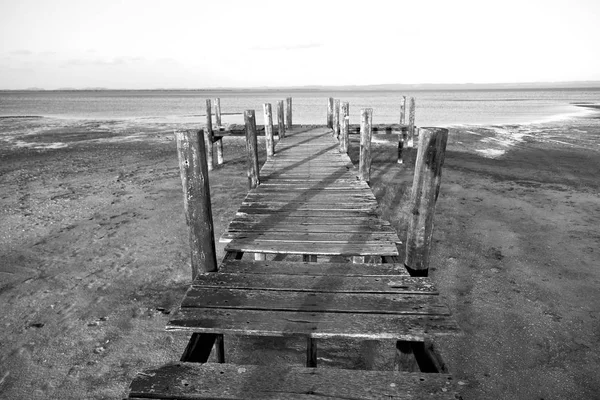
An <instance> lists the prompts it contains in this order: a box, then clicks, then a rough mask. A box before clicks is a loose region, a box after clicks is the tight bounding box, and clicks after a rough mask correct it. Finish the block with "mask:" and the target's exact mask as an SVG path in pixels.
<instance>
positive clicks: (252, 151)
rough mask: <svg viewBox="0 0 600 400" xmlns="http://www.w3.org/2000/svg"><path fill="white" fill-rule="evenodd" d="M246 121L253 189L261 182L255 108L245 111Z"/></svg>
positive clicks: (250, 176) (248, 157) (247, 150)
mask: <svg viewBox="0 0 600 400" xmlns="http://www.w3.org/2000/svg"><path fill="white" fill-rule="evenodd" d="M244 122H245V124H246V152H247V170H248V186H249V187H250V189H253V188H255V187H257V186H258V184H259V183H260V173H259V168H258V144H257V139H256V118H255V116H254V110H246V111H244Z"/></svg>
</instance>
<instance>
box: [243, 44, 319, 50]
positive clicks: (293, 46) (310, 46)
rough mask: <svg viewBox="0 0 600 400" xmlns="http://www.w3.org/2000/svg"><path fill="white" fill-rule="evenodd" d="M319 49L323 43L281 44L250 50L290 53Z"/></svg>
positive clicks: (255, 47) (256, 47)
mask: <svg viewBox="0 0 600 400" xmlns="http://www.w3.org/2000/svg"><path fill="white" fill-rule="evenodd" d="M319 47H323V43H299V44H291V45H290V44H283V45H273V46H254V47H252V50H259V51H292V50H306V49H316V48H319Z"/></svg>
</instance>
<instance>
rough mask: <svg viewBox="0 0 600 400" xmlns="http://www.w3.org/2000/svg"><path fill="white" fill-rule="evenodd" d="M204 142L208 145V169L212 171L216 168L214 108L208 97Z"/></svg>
mask: <svg viewBox="0 0 600 400" xmlns="http://www.w3.org/2000/svg"><path fill="white" fill-rule="evenodd" d="M204 143H205V147H206V160H207V163H208V170H209V171H212V170H213V168H214V161H213V129H212V110H211V106H210V99H206V128H204Z"/></svg>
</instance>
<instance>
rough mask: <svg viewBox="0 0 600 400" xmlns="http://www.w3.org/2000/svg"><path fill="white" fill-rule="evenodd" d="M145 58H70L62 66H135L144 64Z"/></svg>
mask: <svg viewBox="0 0 600 400" xmlns="http://www.w3.org/2000/svg"><path fill="white" fill-rule="evenodd" d="M145 61H146V58H144V57H113V58H111V59H101V58H96V59H87V58H72V59H70V60H68V61H67V62H66V63H65V64H64V65H65V66H68V67H74V66H102V67H108V66H116V65H126V64H136V63H141V62H145Z"/></svg>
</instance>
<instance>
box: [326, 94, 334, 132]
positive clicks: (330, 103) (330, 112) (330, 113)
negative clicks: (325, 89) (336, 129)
mask: <svg viewBox="0 0 600 400" xmlns="http://www.w3.org/2000/svg"><path fill="white" fill-rule="evenodd" d="M327 127H328V128H330V129H333V97H330V98H328V99H327Z"/></svg>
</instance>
